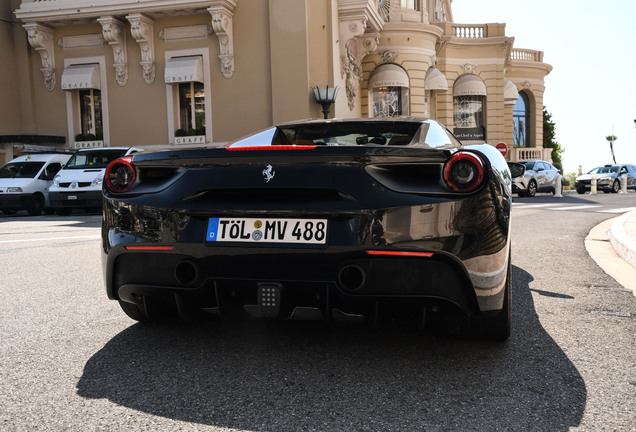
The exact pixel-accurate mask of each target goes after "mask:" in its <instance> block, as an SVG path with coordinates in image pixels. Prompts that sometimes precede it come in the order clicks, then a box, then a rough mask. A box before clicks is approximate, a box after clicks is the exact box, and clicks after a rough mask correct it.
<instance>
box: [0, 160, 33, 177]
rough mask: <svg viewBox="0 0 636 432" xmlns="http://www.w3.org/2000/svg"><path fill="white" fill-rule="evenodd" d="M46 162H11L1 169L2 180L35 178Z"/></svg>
mask: <svg viewBox="0 0 636 432" xmlns="http://www.w3.org/2000/svg"><path fill="white" fill-rule="evenodd" d="M43 166H44V162H9V163H8V164H6V165H5V166H3V167H2V168H0V178H34V177H35V176H36V175H37V174H38V173H39V172H40V169H42V167H43Z"/></svg>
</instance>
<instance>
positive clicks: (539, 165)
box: [508, 160, 563, 197]
mask: <svg viewBox="0 0 636 432" xmlns="http://www.w3.org/2000/svg"><path fill="white" fill-rule="evenodd" d="M508 167H510V173H511V174H512V192H513V193H517V194H519V196H522V197H523V196H529V197H533V196H535V194H536V193H537V192H552V193H555V192H556V187H557V185H558V182H561V189H563V176H562V175H561V172H560V171H559V170H558V169H556V168H555V167H554V165H552V164H551V163H550V162H546V161H542V160H528V161H519V162H508Z"/></svg>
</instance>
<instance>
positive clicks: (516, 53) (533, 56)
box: [510, 48, 543, 63]
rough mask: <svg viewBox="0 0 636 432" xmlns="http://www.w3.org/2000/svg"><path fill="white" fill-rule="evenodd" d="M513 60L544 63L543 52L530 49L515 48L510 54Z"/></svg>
mask: <svg viewBox="0 0 636 432" xmlns="http://www.w3.org/2000/svg"><path fill="white" fill-rule="evenodd" d="M510 59H511V60H524V61H534V62H539V63H542V62H543V52H542V51H535V50H529V49H515V48H513V49H512V51H511V52H510Z"/></svg>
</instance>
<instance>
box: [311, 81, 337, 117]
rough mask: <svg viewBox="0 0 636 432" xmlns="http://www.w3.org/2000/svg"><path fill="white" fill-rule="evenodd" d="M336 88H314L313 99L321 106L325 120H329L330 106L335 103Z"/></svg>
mask: <svg viewBox="0 0 636 432" xmlns="http://www.w3.org/2000/svg"><path fill="white" fill-rule="evenodd" d="M338 90H339V88H338V86H335V87H332V88H329V85H327V87H314V98H315V99H316V102H317V103H319V104H320V105H322V113H323V115H324V116H325V118H329V109H330V107H331V104H332V103H334V102H335V101H336V96H338Z"/></svg>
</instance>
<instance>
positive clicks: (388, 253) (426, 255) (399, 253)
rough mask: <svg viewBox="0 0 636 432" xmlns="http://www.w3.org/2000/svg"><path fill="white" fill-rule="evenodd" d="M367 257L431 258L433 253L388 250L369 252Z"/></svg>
mask: <svg viewBox="0 0 636 432" xmlns="http://www.w3.org/2000/svg"><path fill="white" fill-rule="evenodd" d="M366 252H367V255H381V256H405V257H419V258H430V257H432V256H433V253H432V252H409V251H387V250H368V251H366Z"/></svg>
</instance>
